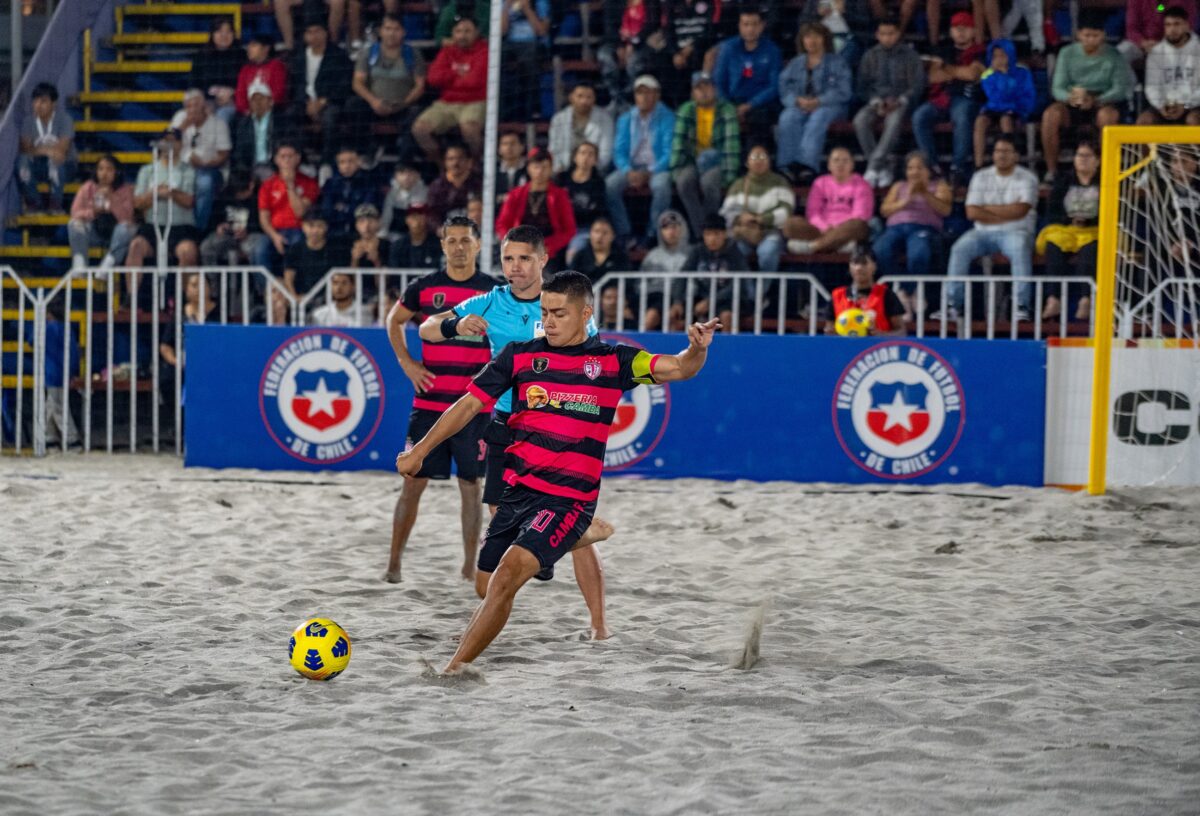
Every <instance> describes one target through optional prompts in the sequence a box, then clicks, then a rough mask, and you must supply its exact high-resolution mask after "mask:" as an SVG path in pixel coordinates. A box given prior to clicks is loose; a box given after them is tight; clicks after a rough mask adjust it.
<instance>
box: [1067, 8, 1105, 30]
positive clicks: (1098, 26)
mask: <svg viewBox="0 0 1200 816" xmlns="http://www.w3.org/2000/svg"><path fill="white" fill-rule="evenodd" d="M1107 19H1108V14H1107V12H1105V11H1104V10H1103V9H1096V8H1088V9H1080V11H1079V22H1078V23H1076V25H1075V30H1076V31H1082V30H1083V29H1085V28H1090V29H1093V30H1096V31H1103V30H1104V22H1105V20H1107Z"/></svg>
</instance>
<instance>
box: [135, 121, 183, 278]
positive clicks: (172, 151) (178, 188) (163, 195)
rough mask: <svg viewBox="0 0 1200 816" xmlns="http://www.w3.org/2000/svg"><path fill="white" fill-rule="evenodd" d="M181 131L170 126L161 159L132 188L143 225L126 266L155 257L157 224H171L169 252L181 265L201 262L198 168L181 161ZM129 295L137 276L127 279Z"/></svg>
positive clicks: (145, 168) (162, 226) (141, 173)
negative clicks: (197, 219)
mask: <svg viewBox="0 0 1200 816" xmlns="http://www.w3.org/2000/svg"><path fill="white" fill-rule="evenodd" d="M179 135H180V134H179V131H178V130H175V129H174V128H168V129H167V130H166V131H165V132H164V133H163V135H162V137H161V138H160V139H159V141H158V151H159V152H158V161H157V162H154V163H151V164H144V165H142V167H141V169H140V170H138V176H137V185H136V186H135V187H134V191H133V206H134V207H135V208H137V209H139V210H141V211H142V213H143V216H142V220H143V222H144V223H143V224H142V226H141V228H140V229H139V230H138V233H137V235H136V236H135V237H134V239H133V241H131V242H130V244H129V252H128V254H127V255H126V256H125V264H126V266H134V267H140V266H143V265H144V264H145V263H146V261H147V260H149V259H151V258H153V257H154V255H155V253H156V252H157V247H158V236H157V234H156V233H155V227H158V228H160V229H165V228H166V227H167V226H168V225H169V226H170V227H171V234H170V235H169V236H168V237H167V253H168V254H169V255H170V256H171V258H173V259H174V260H175V262H176V263H178V264H179V265H180V266H197V265H198V263H199V261H200V248H199V243H200V232H199V231H198V230H197V229H196V219H195V215H194V211H193V209H192V208H193V207H194V206H195V204H196V198H195V191H196V170H195V168H193V167H192V166H191V165H190V164H187V163H186V162H182V161H180V160H179ZM127 283H128V285H129V289H128V292H127V293H128V294H129V295H130V296H133V295H135V294H136V293H137V292H138V276H137V275H136V274H133V275H130V276H129V278H128V279H127Z"/></svg>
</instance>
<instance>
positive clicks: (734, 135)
mask: <svg viewBox="0 0 1200 816" xmlns="http://www.w3.org/2000/svg"><path fill="white" fill-rule="evenodd" d="M741 157H742V141H741V132H740V130H739V128H738V118H737V110H736V109H735V108H734V107H733V105H732V104H730V103H729V102H725V101H724V100H720V99H717V89H716V86H715V85H713V81H712V77H711V76H710V75H709V74H706V73H704V72H703V71H697V72H696V73H694V74H692V98H691V99H690V100H688V101H687V102H684V103H683V104H682V105H681V106H680V107H679V110H678V111H676V113H675V134H674V137H673V138H672V139H671V178H672V180H673V181H674V183H675V190H676V192H678V193H679V198H680V200H681V201H683V206H684V209H686V210H687V214H688V219H689V220H691V222H692V226H693V227H694V229H695V230H696V232H699V231H700V224H701V222H703V221H704V216H706V215H708V214H709V213H714V212H717V211H718V210H720V209H721V201H722V197H723V196H724V195H725V188H726V187H728V186H729V185H730V184H732V183H733V180H734V179H735V178H737V174H738V168H739V167H740V166H741Z"/></svg>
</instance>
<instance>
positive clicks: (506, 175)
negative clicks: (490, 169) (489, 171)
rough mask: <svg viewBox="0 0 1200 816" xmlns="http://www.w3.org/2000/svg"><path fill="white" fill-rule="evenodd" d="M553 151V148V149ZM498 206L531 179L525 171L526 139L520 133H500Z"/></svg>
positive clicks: (497, 184) (497, 176) (497, 172)
mask: <svg viewBox="0 0 1200 816" xmlns="http://www.w3.org/2000/svg"><path fill="white" fill-rule="evenodd" d="M551 152H553V150H552V151H551ZM496 157H497V158H496V165H497V166H496V207H497V209H498V208H499V207H501V206H503V205H504V199H505V197H506V196H507V195H508V194H509V193H510V192H511V191H512V190H513V189H514V188H516V187H520V186H521V185H522V184H524V183H525V182H527V181H529V174H528V173H526V172H525V140H524V139H523V138H522V137H521V134H520V133H517V132H516V131H509V132H508V133H501V134H500V144H499V145H498V146H497V148H496Z"/></svg>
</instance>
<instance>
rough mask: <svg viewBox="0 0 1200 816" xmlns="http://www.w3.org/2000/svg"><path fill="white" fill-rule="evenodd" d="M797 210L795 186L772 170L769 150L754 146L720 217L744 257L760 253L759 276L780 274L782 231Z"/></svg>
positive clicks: (722, 206) (726, 196)
mask: <svg viewBox="0 0 1200 816" xmlns="http://www.w3.org/2000/svg"><path fill="white" fill-rule="evenodd" d="M795 207H796V194H795V192H794V191H793V190H792V184H791V182H790V181H788V180H787V179H785V178H784V177H783V176H781V175H779V174H778V173H775V172H773V171H772V170H771V154H770V153H769V152H768V151H767V148H766V146H765V145H762V144H757V145H754V146H752V147H751V148H750V152H749V153H747V154H746V175H744V176H742V177H741V178H740V179H738V180H736V181H735V182H734V183H733V184H731V185H730V187H729V192H728V193H727V194H726V195H725V203H724V204H722V205H721V215H722V216H723V217H724V218H725V222H726V224H727V226H728V227H729V229H730V232H731V233H732V235H733V237H734V239H735V240H736V241H737V246H738V249H739V250H740V251H741V253H742V254H743V255H745V256H749V255H750V253H752V252H756V253H757V255H758V269H759V271H760V272H776V271H778V270H779V259H780V256H782V255H783V235H782V234H781V233H780V229H781V228H782V227H783V225H784V224H785V223H787V220H788V218H790V217H791V215H792V210H793V209H795Z"/></svg>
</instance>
